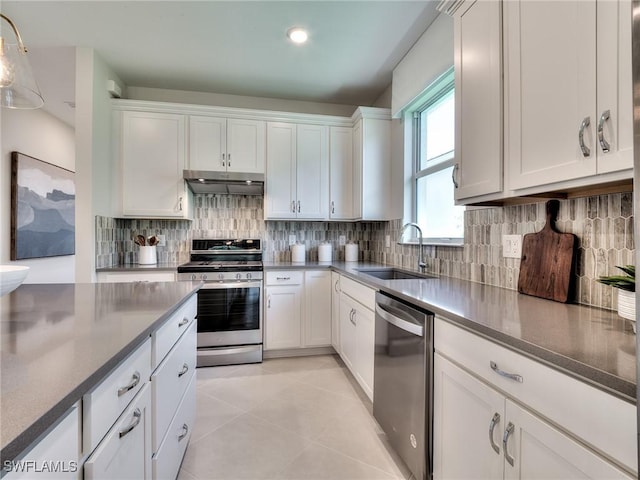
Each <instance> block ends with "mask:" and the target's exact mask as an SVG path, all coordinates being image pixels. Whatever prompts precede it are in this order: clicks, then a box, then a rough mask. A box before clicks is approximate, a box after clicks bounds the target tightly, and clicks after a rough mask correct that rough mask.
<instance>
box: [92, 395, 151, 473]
mask: <svg viewBox="0 0 640 480" xmlns="http://www.w3.org/2000/svg"><path fill="white" fill-rule="evenodd" d="M150 412H151V396H150V394H149V384H145V385H144V387H143V388H142V389H141V390H140V392H139V393H138V395H136V397H135V399H134V401H133V402H131V405H129V407H128V408H127V409H126V410H125V411H124V413H123V414H122V415H121V416H120V418H118V420H117V421H116V423H115V425H113V428H111V430H109V433H108V434H107V436H106V437H105V438H104V440H102V442H100V445H99V446H98V448H97V449H96V451H95V452H93V453H92V454H91V456H90V457H89V458H88V459H87V461H86V462H85V464H84V478H85V480H102V479H104V480H113V479H116V478H136V479H140V480H144V479H149V478H151V452H150V442H149V436H150V433H151V432H150V424H151V421H150V420H151V413H150Z"/></svg>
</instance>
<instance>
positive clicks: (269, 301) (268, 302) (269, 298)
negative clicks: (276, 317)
mask: <svg viewBox="0 0 640 480" xmlns="http://www.w3.org/2000/svg"><path fill="white" fill-rule="evenodd" d="M267 308H271V295H269V296H268V297H267Z"/></svg>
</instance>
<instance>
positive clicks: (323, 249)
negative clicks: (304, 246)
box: [318, 242, 331, 262]
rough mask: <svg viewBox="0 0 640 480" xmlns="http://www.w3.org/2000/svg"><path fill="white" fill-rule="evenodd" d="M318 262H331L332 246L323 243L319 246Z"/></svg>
mask: <svg viewBox="0 0 640 480" xmlns="http://www.w3.org/2000/svg"><path fill="white" fill-rule="evenodd" d="M318 261H319V262H330V261H331V244H330V243H327V242H322V243H321V244H320V245H318Z"/></svg>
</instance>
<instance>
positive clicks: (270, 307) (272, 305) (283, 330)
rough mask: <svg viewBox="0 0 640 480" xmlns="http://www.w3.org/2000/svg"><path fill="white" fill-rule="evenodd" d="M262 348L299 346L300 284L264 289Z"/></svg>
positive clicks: (300, 324)
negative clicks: (264, 306)
mask: <svg viewBox="0 0 640 480" xmlns="http://www.w3.org/2000/svg"><path fill="white" fill-rule="evenodd" d="M265 297H266V306H267V308H266V309H265V334H264V349H265V350H275V349H281V348H299V347H300V346H301V345H302V330H301V326H302V286H301V285H291V286H277V287H267V288H266V289H265Z"/></svg>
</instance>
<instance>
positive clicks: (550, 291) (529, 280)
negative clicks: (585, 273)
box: [518, 200, 578, 303]
mask: <svg viewBox="0 0 640 480" xmlns="http://www.w3.org/2000/svg"><path fill="white" fill-rule="evenodd" d="M559 209H560V202H558V200H549V201H548V202H547V223H546V224H545V226H544V228H543V229H542V230H541V231H539V232H538V233H528V234H526V235H525V236H524V239H523V241H522V258H521V261H520V276H519V277H518V291H519V292H520V293H524V294H527V295H533V296H534V297H541V298H547V299H549V300H555V301H556V302H564V303H566V302H567V301H568V300H569V296H570V294H571V291H572V289H573V286H574V282H573V272H574V265H575V252H576V248H577V244H578V242H577V239H576V236H575V235H573V234H572V233H561V232H559V231H558V230H557V229H556V226H555V223H556V219H557V218H558V210H559Z"/></svg>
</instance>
